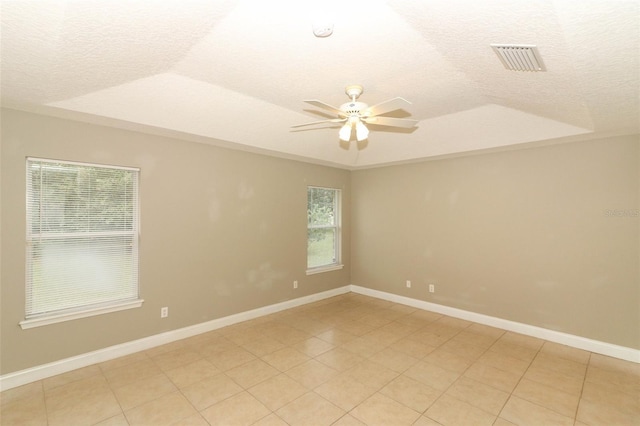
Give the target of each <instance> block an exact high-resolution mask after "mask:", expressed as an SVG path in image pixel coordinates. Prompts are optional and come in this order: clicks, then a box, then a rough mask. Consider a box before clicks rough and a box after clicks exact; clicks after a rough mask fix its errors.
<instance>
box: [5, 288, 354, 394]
mask: <svg viewBox="0 0 640 426" xmlns="http://www.w3.org/2000/svg"><path fill="white" fill-rule="evenodd" d="M350 290H351V288H350V286H344V287H339V288H336V289H333V290H328V291H324V292H322V293H316V294H312V295H309V296H304V297H300V298H297V299H292V300H287V301H285V302H281V303H276V304H274V305H269V306H264V307H262V308H257V309H252V310H250V311H246V312H240V313H238V314H234V315H229V316H226V317H223V318H218V319H215V320H211V321H207V322H203V323H200V324H196V325H192V326H189V327H184V328H180V329H178V330H172V331H167V332H165V333H160V334H156V335H153V336H149V337H145V338H142V339H138V340H133V341H130V342H126V343H122V344H119V345H115V346H110V347H108V348H104V349H99V350H97V351H93V352H87V353H85V354H81V355H78V356H74V357H70V358H65V359H61V360H59V361H55V362H51V363H48V364H43V365H38V366H36V367H32V368H28V369H25V370H21V371H16V372H14V373H9V374H5V375H3V376H0V391H5V390H7V389H12V388H15V387H18V386H22V385H25V384H27V383H31V382H35V381H37V380H42V379H46V378H47V377H52V376H55V375H58V374H62V373H66V372H68V371H72V370H75V369H78V368H83V367H87V366H89V365H93V364H96V363H99V362H105V361H109V360H112V359H115V358H119V357H121V356H125V355H130V354H132V353H135V352H140V351H144V350H147V349H151V348H154V347H156V346H160V345H164V344H167V343H171V342H175V341H176V340H182V339H186V338H188V337H192V336H196V335H198V334H201V333H206V332H208V331H213V330H217V329H219V328H222V327H226V326H229V325H233V324H237V323H239V322H243V321H247V320H251V319H254V318H258V317H261V316H264V315H269V314H273V313H276V312H280V311H283V310H285V309H291V308H295V307H297V306H302V305H306V304H308V303H312V302H316V301H318V300H323V299H328V298H330V297H334V296H338V295H340V294H345V293H349V291H350Z"/></svg>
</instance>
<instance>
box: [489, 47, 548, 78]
mask: <svg viewBox="0 0 640 426" xmlns="http://www.w3.org/2000/svg"><path fill="white" fill-rule="evenodd" d="M491 47H492V48H493V51H494V52H496V55H498V58H500V61H501V62H502V65H504V67H505V68H506V69H508V70H511V71H534V72H538V71H546V70H547V69H546V68H545V67H544V64H543V63H542V58H541V57H540V53H539V52H538V48H537V47H536V46H534V45H529V44H492V45H491Z"/></svg>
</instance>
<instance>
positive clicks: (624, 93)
mask: <svg viewBox="0 0 640 426" xmlns="http://www.w3.org/2000/svg"><path fill="white" fill-rule="evenodd" d="M312 5H313V6H312ZM0 6H1V8H2V9H1V15H2V33H1V37H2V38H1V43H2V46H1V49H2V50H1V65H2V68H1V78H2V86H1V95H2V104H3V106H6V107H10V108H18V109H23V110H28V111H36V112H41V113H46V114H51V115H57V116H63V117H70V118H75V119H81V120H86V121H92V122H97V123H103V124H107V125H113V126H119V127H126V128H133V129H138V130H141V131H147V132H153V133H157V134H167V135H175V136H180V137H182V138H184V139H187V140H195V141H198V142H203V143H211V144H217V145H223V146H230V147H236V148H239V149H246V150H255V151H258V152H269V153H272V154H275V155H282V156H286V157H292V158H300V159H304V160H307V161H313V162H319V163H324V164H332V165H336V166H339V167H345V168H360V167H370V166H375V165H380V164H387V163H397V162H403V161H412V160H415V159H420V158H427V157H433V156H440V155H448V154H458V153H462V152H467V151H475V150H482V149H490V148H498V147H505V146H511V145H516V144H523V143H528V142H540V141H552V140H566V139H567V138H570V139H571V138H573V139H576V138H577V139H580V138H590V137H594V136H597V135H612V134H629V133H638V132H640V130H639V129H640V124H639V122H640V108H639V103H640V102H639V101H640V25H639V24H638V23H639V22H640V1H638V0H631V1H624V0H616V1H606V0H582V1H580V2H576V1H574V0H558V1H527V2H514V1H513V0H483V1H477V0H475V1H471V0H470V1H451V0H448V1H443V0H432V1H425V0H411V1H410V0H388V1H375V0H367V1H364V0H350V1H344V0H339V1H338V0H323V1H322V2H313V3H310V2H303V1H291V0H271V1H261V0H226V1H222V0H217V1H210V0H209V1H196V0H191V1H188V0H187V1H185V0H180V1H174V0H165V1H150V0H146V1H115V0H108V1H107V0H104V1H100V0H96V1H2V2H0ZM327 19H328V20H329V21H330V22H332V23H333V24H334V33H333V35H331V36H330V37H326V38H318V37H315V36H314V35H313V32H312V24H313V23H314V22H322V21H323V20H327ZM492 43H505V44H534V45H537V46H538V50H539V52H540V54H541V55H542V58H543V61H544V63H545V65H546V68H547V71H546V72H539V73H531V72H516V71H508V70H506V69H505V68H504V67H503V66H502V64H501V62H500V61H499V60H498V58H497V56H496V55H495V54H494V52H493V51H492V49H491V47H490V44H492ZM349 84H360V85H363V86H364V93H363V95H362V96H361V97H360V99H359V100H360V101H363V102H365V103H368V104H369V105H373V104H376V103H379V102H382V101H384V100H386V99H389V98H393V97H396V96H401V97H403V98H405V99H408V100H409V101H411V102H412V105H410V106H408V107H407V108H406V109H405V110H398V111H394V112H392V113H389V114H387V115H389V116H395V117H401V118H412V119H416V120H419V122H418V125H417V126H416V128H415V129H409V130H407V129H395V128H389V127H379V126H373V125H372V126H370V129H371V130H372V131H371V133H370V135H369V138H368V140H366V141H363V142H361V143H357V142H355V141H352V142H351V143H349V144H346V143H341V142H340V141H339V140H338V127H335V126H326V125H325V126H317V127H315V128H314V127H310V128H302V129H296V130H295V131H294V130H293V129H291V126H292V125H295V124H300V123H305V122H309V121H316V120H322V119H325V118H328V117H327V116H326V115H325V114H323V113H319V112H317V111H318V110H317V109H315V108H314V107H312V106H310V105H308V104H306V103H303V102H302V101H303V100H305V99H319V100H322V101H324V102H326V103H328V104H331V105H335V106H339V105H340V104H342V103H344V102H346V101H347V100H348V98H347V96H346V95H345V94H344V88H345V86H347V85H349ZM329 118H333V117H329Z"/></svg>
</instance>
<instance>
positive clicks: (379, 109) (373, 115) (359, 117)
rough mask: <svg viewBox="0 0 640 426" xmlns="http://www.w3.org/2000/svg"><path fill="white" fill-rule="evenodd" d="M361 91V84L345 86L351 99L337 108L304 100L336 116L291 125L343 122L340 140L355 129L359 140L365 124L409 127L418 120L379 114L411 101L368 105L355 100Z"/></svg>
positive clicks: (348, 137)
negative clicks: (336, 116)
mask: <svg viewBox="0 0 640 426" xmlns="http://www.w3.org/2000/svg"><path fill="white" fill-rule="evenodd" d="M362 91H363V89H362V86H359V85H351V86H347V88H346V89H345V93H346V94H347V96H349V98H351V101H350V102H347V103H345V104H342V105H340V107H339V108H336V107H334V106H331V105H329V104H326V103H324V102H321V101H318V100H315V99H313V100H308V101H305V102H306V103H308V104H311V105H314V106H316V107H318V108H322V109H324V110H326V111H329V112H332V113H334V114H336V115H338V118H333V119H330V120H321V121H313V122H311V123H304V124H297V125H295V126H291V127H294V128H295V127H302V126H310V125H313V124H322V123H344V125H343V126H342V128H341V129H340V131H339V132H338V135H339V136H340V140H342V141H345V142H349V141H350V140H351V133H352V132H353V130H354V129H355V133H356V139H357V140H358V142H360V141H363V140H365V139H367V137H368V136H369V129H368V128H367V126H366V125H365V124H376V125H379V126H391V127H404V128H411V127H413V126H415V125H416V123H417V122H418V120H409V119H406V118H394V117H381V116H380V115H381V114H385V113H387V112H390V111H395V110H397V109H400V108H402V107H403V106H405V105H407V104H408V105H411V102H409V101H407V100H406V99H403V98H399V97H398V98H393V99H389V100H386V101H384V102H381V103H379V104H376V105H373V106H369V105H367V104H365V103H364V102H358V101H356V99H358V97H360V95H361V94H362Z"/></svg>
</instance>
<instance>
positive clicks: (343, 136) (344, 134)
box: [338, 121, 351, 142]
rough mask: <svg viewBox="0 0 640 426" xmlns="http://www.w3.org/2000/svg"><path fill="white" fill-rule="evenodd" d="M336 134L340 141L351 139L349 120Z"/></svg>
mask: <svg viewBox="0 0 640 426" xmlns="http://www.w3.org/2000/svg"><path fill="white" fill-rule="evenodd" d="M338 135H339V136H340V140H341V141H344V142H349V141H350V140H351V122H349V121H347V122H346V123H345V125H344V126H342V128H341V129H340V131H339V132H338Z"/></svg>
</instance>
